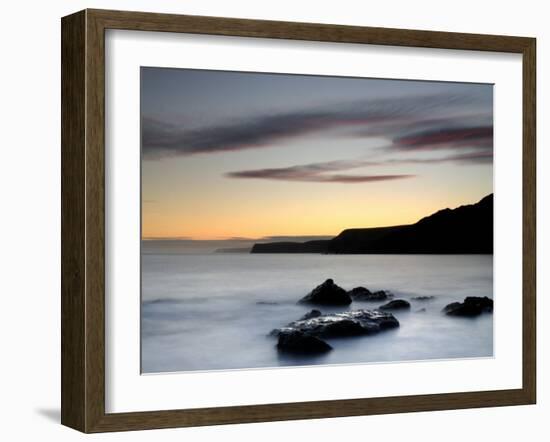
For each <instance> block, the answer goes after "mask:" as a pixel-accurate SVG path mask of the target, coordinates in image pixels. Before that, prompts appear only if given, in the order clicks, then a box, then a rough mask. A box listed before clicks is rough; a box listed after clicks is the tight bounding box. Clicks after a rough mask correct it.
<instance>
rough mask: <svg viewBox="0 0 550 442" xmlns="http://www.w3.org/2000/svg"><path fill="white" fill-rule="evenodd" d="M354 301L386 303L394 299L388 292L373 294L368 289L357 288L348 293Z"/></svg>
mask: <svg viewBox="0 0 550 442" xmlns="http://www.w3.org/2000/svg"><path fill="white" fill-rule="evenodd" d="M348 295H350V296H351V298H352V299H353V300H354V301H385V300H387V299H391V298H393V295H392V294H391V293H390V292H388V291H386V290H378V291H376V292H371V291H370V290H369V289H367V288H366V287H355V288H353V289H351V290H350V291H349V292H348Z"/></svg>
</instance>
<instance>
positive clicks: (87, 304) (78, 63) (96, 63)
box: [61, 10, 536, 433]
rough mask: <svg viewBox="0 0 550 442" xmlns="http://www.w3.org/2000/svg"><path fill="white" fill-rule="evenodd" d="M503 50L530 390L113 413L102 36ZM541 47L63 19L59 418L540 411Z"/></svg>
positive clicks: (202, 420)
mask: <svg viewBox="0 0 550 442" xmlns="http://www.w3.org/2000/svg"><path fill="white" fill-rule="evenodd" d="M106 29H122V30H140V31H162V32H175V33H194V34H211V35H223V36H241V37H262V38H273V39H291V40H306V41H322V42H335V43H338V42H339V43H360V44H376V45H389V46H405V47H418V48H440V49H456V50H475V51H494V52H506V53H517V54H521V55H522V60H523V61H522V63H523V294H522V296H523V361H522V367H523V385H522V387H521V388H518V389H513V390H497V391H476V392H465V393H462V392H457V393H446V394H429V395H416V396H400V397H379V398H364V399H347V400H331V401H316V402H293V403H283V404H270V405H250V406H230V407H220V408H199V409H187V410H186V409H181V410H170V411H147V412H132V413H114V414H110V413H106V412H105V389H106V386H105V338H106V336H105V296H104V295H105V268H104V267H105V167H104V157H105V141H104V140H105V77H104V72H105V37H104V35H105V30H106ZM535 55H536V42H535V39H533V38H526V37H512V36H496V35H474V34H459V33H450V32H432V31H417V30H405V29H384V28H369V27H356V26H339V25H327V24H311V23H292V22H277V21H261V20H241V19H233V18H217V17H200V16H186V15H169V14H154V13H141V12H122V11H106V10H84V11H81V12H78V13H75V14H73V15H70V16H67V17H64V18H63V19H62V177H61V179H62V181H61V183H62V275H61V276H62V306H61V313H62V315H61V316H62V336H61V346H62V410H61V421H62V423H63V424H64V425H66V426H69V427H72V428H75V429H77V430H80V431H83V432H87V433H89V432H105V431H123V430H142V429H152V428H169V427H185V426H197V425H217V424H231V423H244V422H262V421H280V420H290V419H312V418H327V417H339V416H357V415H369V414H383V413H403V412H413V411H430V410H446V409H460V408H473V407H490V406H507V405H521V404H533V403H535V400H536V322H535V321H536V305H535V282H536V274H535V271H536V270H535V265H536V261H535V260H536V242H535V239H536V237H535V235H536V233H535V227H536V220H535V213H536V189H535V170H536V163H535V133H536V130H535V115H536V95H535V87H536V77H535Z"/></svg>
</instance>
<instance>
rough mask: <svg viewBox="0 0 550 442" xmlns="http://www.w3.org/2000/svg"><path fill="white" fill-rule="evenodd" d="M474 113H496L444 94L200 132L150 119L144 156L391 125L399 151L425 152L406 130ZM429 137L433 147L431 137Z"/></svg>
mask: <svg viewBox="0 0 550 442" xmlns="http://www.w3.org/2000/svg"><path fill="white" fill-rule="evenodd" d="M474 110H476V111H477V112H480V113H483V114H491V113H492V108H491V105H490V103H488V102H486V100H484V99H483V98H480V97H477V96H475V95H471V94H461V95H455V94H448V93H441V94H432V95H422V96H421V95H418V96H408V97H392V98H385V99H371V100H364V101H358V102H354V103H340V104H333V105H324V106H319V107H316V108H310V109H302V110H298V111H289V112H281V113H277V114H265V115H258V116H250V117H247V118H244V117H243V118H240V119H238V120H235V121H230V122H225V123H220V124H212V125H209V126H204V127H199V128H188V127H186V125H185V124H181V125H177V124H168V123H166V122H162V121H158V120H157V119H154V118H151V117H148V116H146V115H144V116H142V151H143V154H144V156H145V157H146V158H148V159H157V158H162V157H165V156H180V155H196V154H208V153H217V152H231V151H239V150H243V149H257V148H266V147H270V146H273V145H274V143H279V142H282V141H285V140H288V139H292V138H297V137H301V136H305V135H309V134H312V133H316V132H321V131H326V130H329V129H334V128H339V127H343V128H346V127H347V128H358V127H359V128H363V129H366V130H365V132H364V136H369V135H368V128H369V127H371V126H372V127H373V128H376V127H378V128H381V127H383V126H384V125H385V124H387V125H388V127H387V128H386V131H382V132H383V133H382V135H383V136H386V137H388V138H390V139H391V138H395V141H396V143H395V144H396V145H397V146H409V147H412V146H416V147H417V149H420V147H419V146H420V144H411V142H409V144H407V140H408V138H401V137H400V131H399V127H400V125H401V127H408V128H413V129H414V128H415V127H416V128H417V129H419V128H421V129H425V130H427V131H429V130H433V128H434V126H433V124H431V123H430V120H433V119H434V115H445V114H449V113H450V114H452V115H458V116H456V117H455V118H454V119H455V121H460V119H461V118H465V121H467V119H468V117H466V116H464V117H461V116H460V115H468V114H471V113H472V112H473V111H474ZM434 124H435V123H434ZM441 130H443V129H441ZM358 134H359V131H357V130H356V131H355V136H358ZM350 135H352V134H350ZM417 136H421V134H418V135H417ZM433 136H434V135H433V134H432V141H431V143H432V145H435V144H434V142H433ZM424 137H425V139H426V141H427V143H430V138H429V137H428V132H427V133H426V134H425V136H424ZM440 137H441V135H440Z"/></svg>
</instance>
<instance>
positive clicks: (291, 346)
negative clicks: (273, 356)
mask: <svg viewBox="0 0 550 442" xmlns="http://www.w3.org/2000/svg"><path fill="white" fill-rule="evenodd" d="M277 349H278V350H279V351H282V352H286V353H295V354H318V353H326V352H327V351H330V350H332V347H331V346H330V345H329V344H327V343H326V342H325V341H323V340H322V339H319V338H318V337H316V336H312V335H310V334H307V333H304V332H302V331H289V332H284V333H279V341H278V342H277Z"/></svg>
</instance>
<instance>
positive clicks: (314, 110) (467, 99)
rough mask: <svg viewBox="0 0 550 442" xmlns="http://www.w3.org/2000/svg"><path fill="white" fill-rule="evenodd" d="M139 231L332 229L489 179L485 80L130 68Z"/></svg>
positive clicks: (374, 219)
mask: <svg viewBox="0 0 550 442" xmlns="http://www.w3.org/2000/svg"><path fill="white" fill-rule="evenodd" d="M141 120H142V121H141V124H142V235H143V238H188V239H228V238H263V237H268V236H279V235H280V236H308V235H330V236H332V235H336V234H338V233H339V232H340V231H342V230H343V229H345V228H351V227H374V226H389V225H398V224H407V223H413V222H415V221H417V220H418V219H419V218H421V217H423V216H425V215H428V214H430V213H432V212H434V211H436V210H439V209H442V208H445V207H456V206H458V205H461V204H469V203H473V202H477V201H478V200H480V199H481V198H482V197H484V196H485V195H487V194H489V193H491V192H492V191H493V171H492V170H493V168H492V166H493V87H492V85H487V84H466V83H446V82H425V81H422V82H421V81H399V80H377V79H365V78H343V77H321V76H305V75H284V74H264V73H242V72H224V71H203V70H188V69H166V68H142V69H141Z"/></svg>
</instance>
